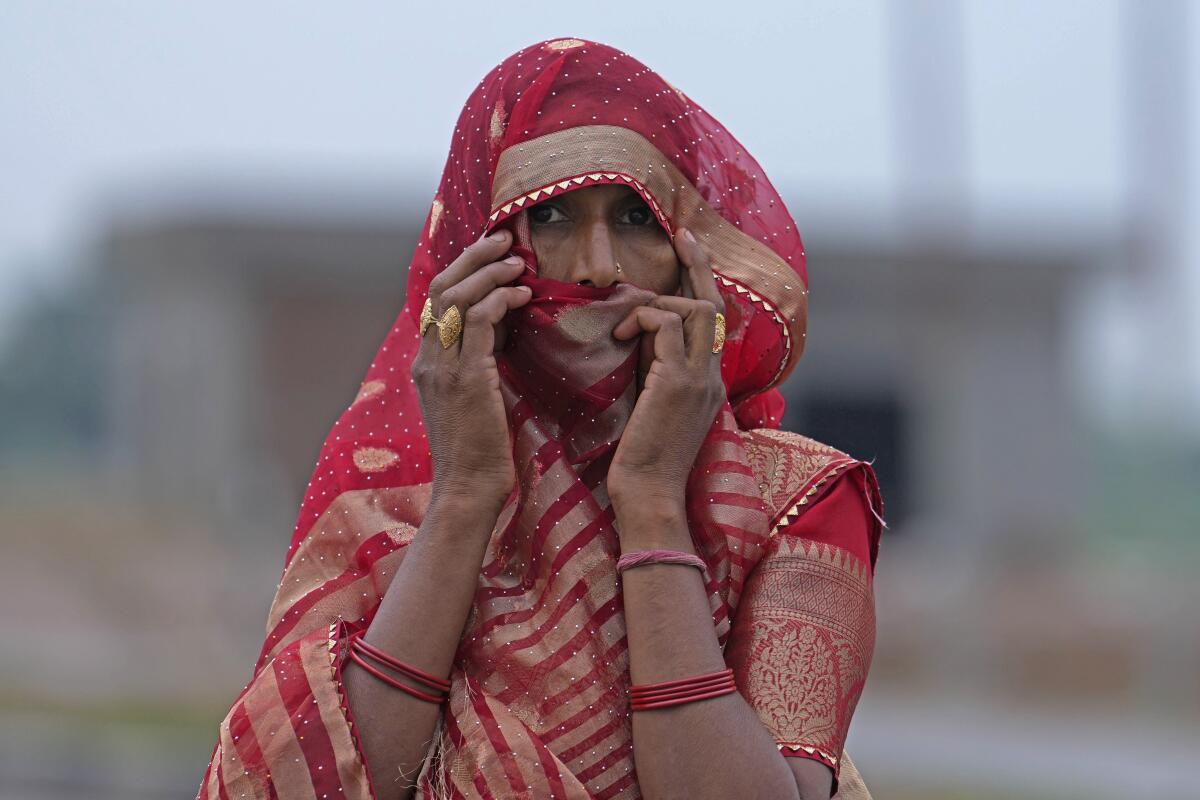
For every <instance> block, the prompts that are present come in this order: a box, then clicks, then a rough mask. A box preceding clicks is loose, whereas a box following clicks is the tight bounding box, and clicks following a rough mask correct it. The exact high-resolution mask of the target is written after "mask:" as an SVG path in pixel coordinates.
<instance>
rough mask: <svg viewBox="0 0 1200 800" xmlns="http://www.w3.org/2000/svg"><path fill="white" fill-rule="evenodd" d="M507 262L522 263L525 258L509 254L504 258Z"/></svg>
mask: <svg viewBox="0 0 1200 800" xmlns="http://www.w3.org/2000/svg"><path fill="white" fill-rule="evenodd" d="M504 263H505V264H522V263H524V260H523V259H522V258H521V257H520V256H509V257H508V258H506V259H504Z"/></svg>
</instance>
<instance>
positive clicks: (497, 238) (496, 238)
mask: <svg viewBox="0 0 1200 800" xmlns="http://www.w3.org/2000/svg"><path fill="white" fill-rule="evenodd" d="M506 236H508V231H506V230H504V229H503V228H501V229H500V230H498V231H496V232H495V233H493V234H491V235H490V236H488V237H487V238H488V239H490V240H491V241H493V242H503V241H504V237H506Z"/></svg>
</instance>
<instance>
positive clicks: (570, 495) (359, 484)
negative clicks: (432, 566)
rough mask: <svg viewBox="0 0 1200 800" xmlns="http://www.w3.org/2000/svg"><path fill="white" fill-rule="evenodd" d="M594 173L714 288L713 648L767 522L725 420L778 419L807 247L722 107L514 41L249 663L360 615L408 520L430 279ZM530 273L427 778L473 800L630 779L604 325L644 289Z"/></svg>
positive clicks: (706, 519) (620, 405) (796, 338)
mask: <svg viewBox="0 0 1200 800" xmlns="http://www.w3.org/2000/svg"><path fill="white" fill-rule="evenodd" d="M597 184H618V185H624V186H629V187H631V188H633V189H634V190H635V191H637V192H638V193H639V194H640V195H641V196H642V197H643V198H644V199H645V200H646V202H647V204H648V205H649V206H650V208H651V209H652V210H653V212H654V214H655V215H656V217H657V218H658V221H659V222H660V223H661V224H662V226H663V227H664V229H665V230H666V231H667V232H668V233H669V234H670V235H671V236H674V234H675V231H676V230H678V229H679V228H680V227H682V226H686V227H687V228H688V229H690V230H691V231H692V232H693V233H694V234H695V235H696V237H697V238H698V239H699V241H700V242H701V244H702V246H703V247H704V249H705V250H706V251H707V253H708V254H709V257H710V259H711V261H712V264H713V269H714V273H715V275H716V278H717V283H718V286H719V288H720V290H721V292H722V295H723V297H724V300H725V314H726V318H727V334H726V343H725V349H724V351H723V354H722V376H723V379H724V381H725V384H726V387H727V392H728V397H729V401H728V402H727V403H726V404H725V406H724V407H723V408H722V409H721V411H720V412H719V413H718V415H717V418H716V420H715V421H714V423H713V426H712V428H711V430H710V431H709V433H708V435H707V437H706V439H705V442H704V444H703V446H702V448H701V450H700V454H699V456H698V457H697V459H696V463H695V467H694V468H693V470H692V473H691V475H690V477H689V481H688V486H687V510H688V521H689V526H690V529H691V533H692V537H693V540H694V541H695V543H696V547H697V551H698V553H699V554H700V555H701V557H702V558H703V559H704V560H705V562H706V564H707V565H708V569H707V571H706V576H705V577H706V581H707V584H708V590H709V597H710V604H711V607H712V611H713V620H714V624H715V626H716V630H717V634H718V636H719V637H720V639H721V642H722V643H724V642H725V640H726V637H727V636H728V634H729V629H730V620H731V619H732V615H733V612H734V610H735V609H736V606H737V603H738V599H739V597H740V595H741V593H742V590H743V588H744V583H745V580H746V576H747V574H748V572H749V570H750V569H751V568H752V567H753V566H754V565H755V563H757V561H758V559H759V558H760V557H761V556H762V553H763V548H764V544H765V542H766V540H767V537H768V535H769V532H770V531H769V525H770V522H771V519H770V514H769V511H768V509H767V507H766V505H765V504H764V501H763V495H762V492H761V491H760V487H759V485H758V479H757V478H756V472H755V470H754V469H752V468H751V466H750V464H749V460H748V458H747V456H746V452H745V450H744V448H743V445H742V441H741V438H740V437H739V430H743V429H747V428H759V427H767V428H773V427H777V426H778V423H779V420H780V418H781V416H782V412H783V402H782V397H781V396H780V395H779V393H778V390H777V389H776V388H775V387H777V385H778V384H779V382H780V381H782V380H783V379H784V378H785V377H786V376H787V374H788V372H789V371H790V370H791V368H792V367H793V365H794V364H795V362H796V359H797V358H799V356H800V353H801V351H802V350H803V345H804V328H805V318H806V295H807V289H806V284H807V276H806V272H805V266H804V251H803V248H802V244H801V241H800V236H799V233H798V232H797V230H796V226H795V223H794V221H793V220H792V218H791V217H790V216H789V214H788V212H787V210H786V209H785V207H784V204H783V201H782V200H781V199H780V197H779V195H778V193H777V192H776V191H775V189H774V188H773V187H772V186H771V184H770V182H769V181H768V180H767V178H766V176H765V175H764V174H763V172H762V169H761V168H760V167H759V165H758V164H757V163H756V162H755V161H754V159H753V158H752V157H751V156H750V155H749V154H748V153H747V152H746V150H745V148H743V147H742V146H741V145H740V144H739V143H738V142H737V140H736V139H734V138H733V136H732V135H730V133H729V132H728V131H727V130H726V129H725V128H724V127H723V126H722V125H721V124H720V123H719V122H717V121H716V120H715V119H713V117H712V116H710V115H709V114H708V113H707V112H705V111H704V110H703V109H702V108H700V107H699V106H698V105H697V104H696V103H695V102H694V101H692V100H691V99H689V98H688V97H687V96H686V95H685V94H684V93H683V92H681V91H680V90H678V89H676V88H675V87H674V86H672V85H671V84H670V83H668V82H667V81H665V80H664V79H663V78H661V77H660V76H658V75H657V74H656V73H654V72H652V71H651V70H650V69H649V68H648V67H646V66H644V65H643V64H641V63H640V62H639V61H637V60H636V59H634V58H632V57H630V56H629V55H627V54H625V53H623V52H621V51H620V50H617V49H615V48H613V47H609V46H606V45H602V44H597V43H595V42H589V41H585V40H582V39H574V38H569V39H555V40H550V41H546V42H541V43H538V44H535V45H532V46H530V47H526V48H524V49H522V50H520V51H518V52H517V53H515V54H513V55H511V56H509V57H508V58H506V59H505V60H504V61H503V62H501V63H500V64H499V65H498V66H496V67H495V68H494V69H493V70H492V71H490V72H489V73H488V74H487V75H486V76H484V78H483V80H482V81H480V83H479V85H478V86H477V87H476V88H475V90H474V91H473V92H472V94H471V96H470V98H469V99H468V100H467V102H466V105H465V106H464V108H463V111H462V114H461V116H460V117H459V119H458V124H457V125H456V126H455V129H454V135H453V139H452V141H451V149H450V155H449V158H448V159H447V162H446V166H445V170H444V172H443V174H442V179H441V182H440V184H439V187H438V190H437V193H436V195H435V197H434V199H433V202H432V205H431V208H430V212H429V216H428V218H427V220H426V224H425V227H424V229H423V232H422V235H421V238H420V242H419V244H418V245H417V248H416V252H415V253H414V255H413V260H412V264H411V266H410V268H409V274H408V295H407V299H406V302H405V305H404V309H403V311H402V312H401V313H400V315H399V317H398V319H397V320H396V323H395V326H394V327H393V328H392V330H391V331H390V332H389V333H388V335H387V338H386V340H385V341H384V342H383V345H382V346H381V347H380V349H379V351H378V353H377V354H376V356H375V359H374V361H373V362H372V363H371V366H370V369H369V371H368V373H367V376H366V379H365V381H364V382H363V384H362V387H361V389H360V390H359V392H358V395H357V397H356V398H355V400H354V402H353V403H352V404H351V406H350V407H349V408H348V409H347V410H346V411H345V413H344V414H343V415H342V416H341V418H340V419H339V420H338V422H337V423H336V424H335V425H334V427H333V430H332V431H331V432H330V434H329V436H328V438H327V439H326V441H325V444H324V447H323V448H322V451H321V454H320V457H319V460H318V463H317V466H316V469H315V471H314V473H313V476H312V480H311V482H310V483H309V485H308V490H307V493H306V496H305V498H304V502H303V504H302V506H301V509H300V513H299V517H298V519H297V522H296V528H295V532H294V536H293V539H292V542H291V546H290V547H289V550H288V554H287V560H286V563H285V575H286V576H287V582H286V585H285V584H284V582H282V581H281V586H280V591H279V594H278V595H277V596H276V601H275V604H274V605H273V607H272V611H271V615H270V620H269V624H268V636H267V639H266V642H265V643H264V646H263V650H262V653H261V656H260V659H259V664H258V666H257V667H256V672H257V670H258V669H261V667H262V666H263V665H264V664H265V663H266V662H267V661H268V660H269V659H270V658H271V657H272V656H274V655H275V654H276V653H279V652H280V650H281V649H282V648H284V647H285V646H287V645H288V644H289V643H291V642H294V641H295V640H296V638H297V637H298V636H299V635H301V633H302V632H303V631H304V630H307V629H308V628H309V627H310V626H309V625H308V624H307V623H306V622H305V620H311V618H312V617H313V615H314V614H317V615H321V616H322V617H323V618H324V619H335V618H336V619H339V620H342V621H343V622H344V624H345V625H346V626H347V627H348V628H357V629H361V628H363V627H365V626H366V625H367V624H369V622H370V620H371V619H372V618H373V616H374V613H375V610H376V609H377V607H378V604H379V600H380V598H381V597H382V595H383V593H384V592H385V591H386V589H387V585H388V582H389V580H390V576H391V575H393V574H394V572H395V569H394V567H395V563H396V561H397V560H398V559H399V558H402V557H403V551H404V548H405V546H406V545H407V544H408V542H409V541H411V539H412V536H413V535H414V534H415V531H416V529H417V527H418V526H419V525H420V523H421V519H422V516H423V514H424V509H425V507H426V505H427V503H428V500H429V491H430V485H429V481H430V480H431V477H432V465H431V463H430V454H429V447H428V442H427V439H426V435H425V431H424V427H423V425H422V420H421V413H420V410H419V406H418V403H417V395H416V391H415V388H414V386H413V383H412V380H411V377H410V368H411V364H412V360H413V358H414V356H415V354H416V350H417V347H418V341H419V340H418V333H417V328H418V320H419V316H420V311H421V308H422V306H423V304H424V302H425V298H426V296H427V293H428V288H429V283H430V280H431V279H432V278H433V276H434V275H436V274H437V273H438V272H439V271H440V270H442V269H444V268H445V267H446V266H448V265H449V264H450V263H451V262H452V261H453V260H454V259H455V258H457V257H458V256H459V255H460V254H461V253H462V251H463V249H464V248H465V247H466V246H467V245H469V244H470V243H471V242H473V241H474V240H476V239H478V238H479V237H480V236H481V235H482V234H484V233H485V232H487V231H490V230H492V229H495V228H497V227H500V226H510V227H512V228H514V230H515V233H516V240H515V244H514V249H515V250H517V251H518V252H519V253H521V254H522V255H524V256H525V257H526V258H527V259H528V260H530V261H532V262H533V263H536V261H535V258H534V254H533V252H532V248H531V247H530V246H529V244H530V243H529V238H528V226H527V224H526V222H525V221H524V214H523V212H524V210H525V209H527V208H528V207H530V206H532V205H534V204H536V203H538V202H540V201H542V200H544V199H546V198H548V197H552V196H554V195H557V194H559V193H562V192H567V191H571V190H574V189H578V188H581V187H586V186H593V185H597ZM522 281H523V282H526V283H527V284H529V285H531V286H532V287H533V288H534V290H535V292H534V297H533V299H532V300H530V302H529V303H528V304H527V305H526V306H524V307H523V308H521V309H519V310H518V311H517V312H514V313H512V314H510V315H509V318H508V320H507V324H508V325H509V326H510V334H511V335H510V336H509V337H508V342H507V345H506V349H505V351H504V352H503V353H502V354H501V355H500V357H499V358H498V362H499V364H500V367H501V377H502V394H503V397H504V401H505V406H506V409H507V411H508V415H509V421H510V429H511V431H512V434H513V450H514V459H515V463H516V465H517V471H518V475H519V478H518V486H517V487H516V488H515V490H514V492H513V495H512V496H511V497H510V498H509V502H508V503H507V504H506V505H505V507H504V510H503V511H502V512H501V514H500V518H499V520H498V522H497V525H496V529H495V532H494V533H493V537H492V540H491V542H490V544H489V547H488V549H487V553H486V555H485V558H484V563H483V568H482V571H481V575H480V581H479V588H478V591H477V594H476V598H475V604H474V608H473V610H472V612H471V616H470V619H469V620H468V623H467V630H466V633H465V635H464V637H463V643H462V645H461V647H460V651H459V653H458V657H457V659H456V666H455V669H454V673H453V675H452V676H451V679H452V689H451V699H450V702H449V704H448V705H447V708H446V713H445V722H444V725H443V728H442V730H441V732H440V734H439V737H440V738H439V741H437V742H436V743H435V745H434V752H431V755H432V756H435V757H431V758H430V759H428V760H427V761H426V767H425V774H424V776H423V778H422V781H423V785H424V787H425V788H426V790H427V791H430V792H433V791H434V787H438V786H441V787H446V786H459V784H462V791H464V793H465V794H467V795H469V796H475V795H474V794H473V792H474V791H475V790H473V789H471V788H470V787H471V786H472V785H474V786H476V787H477V786H478V781H480V780H482V781H484V783H485V784H486V785H487V786H489V787H490V789H489V790H490V791H493V792H494V793H495V796H526V793H527V792H528V791H529V790H528V789H526V788H525V787H527V786H535V787H541V790H542V791H538V790H534V791H533V792H532V795H530V796H538V797H541V796H550V795H551V794H552V793H553V794H554V796H559V797H565V796H576V795H578V796H587V795H584V794H580V792H583V791H585V790H586V792H588V793H591V794H594V795H595V796H605V797H625V796H636V793H637V787H636V778H635V776H634V773H633V755H632V740H631V736H630V723H629V712H628V700H627V691H626V690H627V686H628V653H627V650H626V646H625V638H624V619H623V616H622V613H621V596H620V592H619V587H618V582H617V579H616V573H615V561H616V555H617V552H618V545H617V540H616V534H615V531H614V528H613V523H614V515H613V512H612V508H611V504H610V503H609V501H608V497H607V493H606V489H605V483H604V478H605V476H606V473H607V465H608V459H609V458H610V457H611V455H612V451H613V449H614V448H615V445H616V443H617V441H618V440H619V438H620V434H621V431H622V429H623V427H624V424H625V421H626V420H627V419H628V416H629V413H630V411H631V410H632V408H633V403H634V402H635V400H636V386H635V377H636V369H637V357H636V356H637V352H636V347H635V344H634V342H635V341H636V340H634V341H631V342H618V341H616V340H614V339H613V338H612V336H611V335H610V332H611V330H612V327H613V326H614V325H615V323H616V322H617V321H618V320H619V319H620V318H621V317H622V316H624V314H625V313H626V312H627V311H628V310H629V309H630V308H632V307H633V306H636V305H639V304H642V303H644V302H646V301H647V300H648V299H649V298H650V297H652V294H651V293H650V292H649V291H647V290H644V289H640V288H638V287H636V286H632V285H629V284H614V285H612V286H609V287H603V288H598V287H587V286H578V285H571V284H564V283H560V282H557V281H551V280H549V279H545V278H538V277H534V276H532V275H526V276H525V277H523V278H522ZM300 562H302V563H300ZM347 564H349V568H347ZM289 570H290V571H289ZM506 737H507V738H506ZM464 782H465V783H464ZM472 782H474V783H472ZM573 787H574V788H575V789H578V791H576V792H574V793H572V791H568V790H572V788H573ZM439 796H440V795H439Z"/></svg>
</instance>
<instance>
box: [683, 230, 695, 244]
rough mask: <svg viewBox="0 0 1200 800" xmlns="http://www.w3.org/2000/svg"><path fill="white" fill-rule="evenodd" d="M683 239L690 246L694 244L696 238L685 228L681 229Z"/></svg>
mask: <svg viewBox="0 0 1200 800" xmlns="http://www.w3.org/2000/svg"><path fill="white" fill-rule="evenodd" d="M683 238H684V239H686V240H687V241H689V242H691V243H692V244H695V243H696V237H695V236H693V235H692V232H691V231H690V230H688V229H687V228H684V229H683Z"/></svg>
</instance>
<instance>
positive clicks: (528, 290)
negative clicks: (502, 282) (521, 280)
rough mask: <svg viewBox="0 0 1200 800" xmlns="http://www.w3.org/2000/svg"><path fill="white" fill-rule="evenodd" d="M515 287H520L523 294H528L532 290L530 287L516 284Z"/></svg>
mask: <svg viewBox="0 0 1200 800" xmlns="http://www.w3.org/2000/svg"><path fill="white" fill-rule="evenodd" d="M517 288H518V289H520V290H521V291H522V292H524V293H525V294H529V293H530V292H532V291H533V289H530V288H529V287H528V286H518V287H517Z"/></svg>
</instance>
